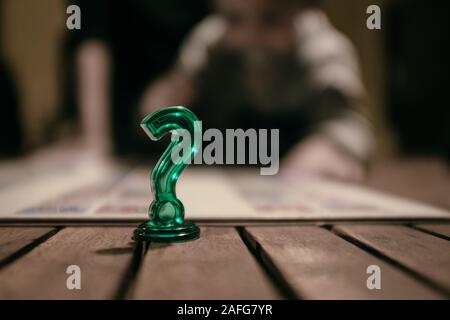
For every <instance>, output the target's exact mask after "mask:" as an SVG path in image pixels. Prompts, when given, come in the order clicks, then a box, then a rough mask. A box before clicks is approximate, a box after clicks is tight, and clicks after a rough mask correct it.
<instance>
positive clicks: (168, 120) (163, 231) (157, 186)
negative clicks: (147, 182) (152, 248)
mask: <svg viewBox="0 0 450 320" xmlns="http://www.w3.org/2000/svg"><path fill="white" fill-rule="evenodd" d="M141 127H142V128H143V129H144V131H145V132H146V133H147V135H148V136H149V137H150V138H151V139H152V140H159V139H161V138H162V137H163V136H164V135H165V134H167V133H168V132H172V133H173V136H172V141H171V143H170V144H169V146H168V147H167V149H166V150H165V151H164V153H163V155H162V156H161V158H160V159H159V161H158V163H157V164H156V166H155V167H154V168H153V171H152V173H151V189H152V192H153V193H154V196H155V199H154V200H153V202H152V203H151V205H150V207H149V216H150V220H149V221H147V222H144V223H142V224H141V225H139V226H138V228H137V229H136V230H135V231H134V236H133V239H134V240H138V241H148V242H176V241H186V240H192V239H196V238H198V236H199V235H200V229H199V228H198V227H197V226H196V225H195V224H194V223H192V222H189V221H184V206H183V204H182V203H181V201H180V200H179V199H178V198H177V196H176V193H175V185H176V183H177V181H178V178H179V177H180V175H181V173H182V172H183V170H184V169H185V168H186V166H187V163H188V162H189V161H190V160H192V159H193V158H194V156H195V154H196V153H197V151H198V149H199V144H200V142H199V141H195V140H196V139H194V138H193V137H196V136H197V135H199V133H200V131H201V127H200V125H199V122H198V119H197V117H196V116H195V114H194V113H192V112H191V111H190V110H188V109H186V108H184V107H168V108H165V109H161V110H159V111H156V112H153V113H151V114H149V115H148V116H147V117H145V118H144V120H142V122H141ZM180 130H187V132H188V133H189V134H190V136H191V137H192V138H191V141H192V144H191V145H190V149H189V151H190V152H187V153H186V154H183V155H182V156H181V157H179V159H178V160H177V162H176V163H175V162H174V161H173V160H172V150H173V149H174V148H175V147H176V146H178V145H179V144H180V143H182V142H181V140H180V138H179V135H178V134H177V132H179V131H180Z"/></svg>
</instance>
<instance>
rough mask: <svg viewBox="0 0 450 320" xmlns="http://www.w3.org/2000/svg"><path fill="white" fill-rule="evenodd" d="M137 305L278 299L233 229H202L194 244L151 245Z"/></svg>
mask: <svg viewBox="0 0 450 320" xmlns="http://www.w3.org/2000/svg"><path fill="white" fill-rule="evenodd" d="M132 298H136V299H271V298H279V296H278V294H277V292H276V291H275V289H274V287H273V286H272V285H271V283H270V281H269V279H268V278H267V277H266V275H265V274H264V272H263V270H262V269H261V268H260V267H259V265H258V264H257V261H256V260H255V259H254V257H253V256H252V255H251V253H250V252H249V251H248V249H247V248H246V246H245V244H244V243H243V242H242V240H241V239H240V237H239V235H238V233H237V231H236V229H234V228H231V227H230V228H215V227H210V228H202V229H201V236H200V238H199V239H197V240H195V241H191V242H185V243H178V244H170V245H162V244H161V245H151V246H150V248H149V250H148V252H147V254H146V256H145V259H144V261H143V264H142V266H141V268H140V273H139V274H138V276H137V278H136V284H135V290H134V294H133V295H132Z"/></svg>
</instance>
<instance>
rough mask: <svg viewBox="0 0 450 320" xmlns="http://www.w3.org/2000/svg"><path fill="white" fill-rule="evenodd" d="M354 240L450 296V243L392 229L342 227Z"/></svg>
mask: <svg viewBox="0 0 450 320" xmlns="http://www.w3.org/2000/svg"><path fill="white" fill-rule="evenodd" d="M336 231H337V232H339V233H341V234H343V235H345V236H348V237H351V238H354V239H356V240H358V241H360V242H362V243H364V244H365V245H366V246H369V247H370V248H373V249H374V250H376V251H377V252H379V253H380V254H382V255H384V256H386V257H388V258H390V259H392V260H394V261H396V262H398V263H399V264H401V265H403V266H405V267H406V268H408V269H410V270H412V271H413V272H415V273H417V274H418V275H422V276H423V277H424V278H426V279H428V280H429V281H430V282H431V283H433V284H434V285H435V286H437V287H439V288H442V289H443V291H446V292H447V294H449V293H450V242H449V241H446V240H444V239H440V238H438V237H435V236H432V235H429V234H426V233H424V232H421V231H418V230H415V229H412V228H408V227H404V226H388V225H371V226H368V225H341V226H337V227H336Z"/></svg>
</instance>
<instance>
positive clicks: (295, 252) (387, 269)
mask: <svg viewBox="0 0 450 320" xmlns="http://www.w3.org/2000/svg"><path fill="white" fill-rule="evenodd" d="M246 230H247V232H248V236H249V238H250V239H251V241H252V242H253V246H254V247H255V248H256V249H258V250H259V254H261V256H262V259H263V260H264V261H267V262H268V265H269V266H271V267H272V268H273V269H274V272H280V273H281V274H282V275H283V276H284V278H285V280H286V282H287V283H288V284H289V285H290V286H291V287H292V288H294V290H295V292H296V293H297V295H298V296H299V297H300V298H305V299H428V298H439V297H440V295H439V294H437V293H436V292H434V291H433V290H432V289H430V288H428V287H427V286H424V285H422V284H421V283H419V282H418V281H417V280H415V279H413V278H412V277H409V276H408V275H407V274H405V273H403V272H401V271H399V270H397V269H396V268H394V267H392V266H390V265H388V264H387V263H385V262H383V261H381V260H380V259H378V258H376V257H374V256H372V255H370V254H369V253H367V252H365V251H363V250H361V249H359V248H358V247H356V246H354V245H353V244H351V243H349V242H347V241H345V240H343V239H341V238H339V237H338V236H336V235H335V234H333V233H331V232H330V231H328V230H325V229H321V228H319V227H314V226H286V227H250V228H246ZM370 265H377V266H379V267H380V268H381V272H382V284H381V290H376V289H375V290H369V289H368V288H367V278H368V277H369V276H370V275H369V274H367V273H366V272H367V267H368V266H370Z"/></svg>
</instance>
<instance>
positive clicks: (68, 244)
mask: <svg viewBox="0 0 450 320" xmlns="http://www.w3.org/2000/svg"><path fill="white" fill-rule="evenodd" d="M132 231H133V228H121V227H114V228H112V227H111V228H102V227H95V228H94V227H83V228H67V229H63V230H61V231H60V232H58V233H57V234H56V235H55V236H53V237H52V238H50V239H49V240H47V241H45V242H43V243H42V244H40V245H39V246H38V247H36V248H35V249H33V250H32V251H31V252H30V253H28V254H27V255H25V256H24V257H22V258H20V259H18V260H16V261H14V262H13V263H11V264H9V265H8V266H6V267H5V268H3V269H1V270H0V299H80V298H82V299H104V298H113V297H114V295H115V294H116V291H117V288H118V287H119V283H120V281H121V279H122V278H123V276H124V274H125V273H126V270H127V269H128V267H129V266H130V262H131V260H132V256H133V245H132V244H130V242H131V239H130V237H131V234H132ZM70 265H78V266H79V267H80V268H81V290H68V289H67V286H66V281H67V278H68V277H69V276H70V275H69V274H67V273H66V270H67V267H68V266H70Z"/></svg>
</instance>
